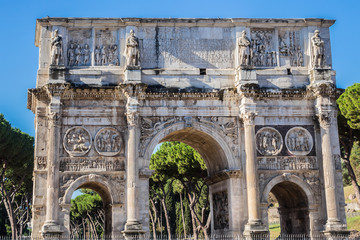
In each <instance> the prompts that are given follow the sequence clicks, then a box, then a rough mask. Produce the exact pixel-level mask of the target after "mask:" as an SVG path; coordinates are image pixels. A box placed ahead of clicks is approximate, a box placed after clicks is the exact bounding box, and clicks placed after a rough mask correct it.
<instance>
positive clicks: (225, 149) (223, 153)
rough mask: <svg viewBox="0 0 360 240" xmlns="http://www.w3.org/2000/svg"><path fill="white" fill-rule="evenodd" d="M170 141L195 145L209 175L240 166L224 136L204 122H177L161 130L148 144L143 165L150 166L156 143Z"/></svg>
mask: <svg viewBox="0 0 360 240" xmlns="http://www.w3.org/2000/svg"><path fill="white" fill-rule="evenodd" d="M168 141H179V142H183V143H185V144H187V145H189V146H191V147H193V148H194V149H195V150H196V151H197V152H198V153H199V154H200V155H201V156H202V158H203V159H204V161H205V163H206V167H207V169H208V174H209V176H211V175H213V174H214V173H216V172H218V171H221V170H225V169H238V168H239V166H237V165H236V161H235V157H234V156H233V153H232V152H231V150H230V147H229V145H228V144H227V142H226V141H225V139H224V137H223V136H222V135H221V134H220V133H219V132H218V131H217V130H216V129H214V128H211V127H209V126H207V125H205V124H202V123H193V124H192V126H191V127H185V125H184V123H175V124H173V125H170V126H168V127H166V128H164V129H162V130H160V131H159V132H158V133H157V134H156V135H155V136H154V137H153V138H152V139H151V141H150V143H149V144H148V145H147V146H146V150H145V154H144V162H143V166H145V167H149V164H150V158H151V155H152V153H153V151H154V149H155V147H156V145H157V144H159V143H161V142H168Z"/></svg>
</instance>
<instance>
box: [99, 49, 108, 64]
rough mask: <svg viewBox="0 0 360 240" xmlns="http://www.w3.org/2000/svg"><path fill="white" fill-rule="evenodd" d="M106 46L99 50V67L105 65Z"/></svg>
mask: <svg viewBox="0 0 360 240" xmlns="http://www.w3.org/2000/svg"><path fill="white" fill-rule="evenodd" d="M106 60H107V57H106V46H105V45H103V46H102V47H101V49H100V65H105V64H106Z"/></svg>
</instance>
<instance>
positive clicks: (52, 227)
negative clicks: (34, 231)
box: [41, 222, 64, 240]
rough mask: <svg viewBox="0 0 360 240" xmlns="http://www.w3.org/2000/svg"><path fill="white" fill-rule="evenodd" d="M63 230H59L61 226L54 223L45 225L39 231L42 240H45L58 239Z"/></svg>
mask: <svg viewBox="0 0 360 240" xmlns="http://www.w3.org/2000/svg"><path fill="white" fill-rule="evenodd" d="M63 232H64V231H63V230H61V226H60V225H59V224H56V223H52V222H50V223H45V224H44V226H43V227H42V229H41V235H42V236H43V238H44V240H47V239H52V240H54V239H60V238H61V235H62V234H63Z"/></svg>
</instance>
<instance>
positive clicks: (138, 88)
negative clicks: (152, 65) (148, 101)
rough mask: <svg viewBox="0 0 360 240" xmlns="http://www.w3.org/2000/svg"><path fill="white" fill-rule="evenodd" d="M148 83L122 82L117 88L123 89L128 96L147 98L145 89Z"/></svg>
mask: <svg viewBox="0 0 360 240" xmlns="http://www.w3.org/2000/svg"><path fill="white" fill-rule="evenodd" d="M147 87H148V85H147V84H145V83H137V84H133V83H123V84H120V85H119V86H118V87H117V88H118V89H119V90H121V92H122V93H123V94H124V95H125V96H126V97H128V98H130V97H131V98H138V99H144V98H145V91H146V89H147Z"/></svg>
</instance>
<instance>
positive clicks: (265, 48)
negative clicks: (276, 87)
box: [251, 30, 277, 67]
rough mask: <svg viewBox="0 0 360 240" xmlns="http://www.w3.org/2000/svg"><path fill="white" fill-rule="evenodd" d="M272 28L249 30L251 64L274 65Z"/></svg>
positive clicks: (260, 65) (275, 62)
mask: <svg viewBox="0 0 360 240" xmlns="http://www.w3.org/2000/svg"><path fill="white" fill-rule="evenodd" d="M273 35H274V31H273V30H252V31H251V65H253V66H259V67H271V66H276V65H277V61H276V51H274V43H273Z"/></svg>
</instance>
